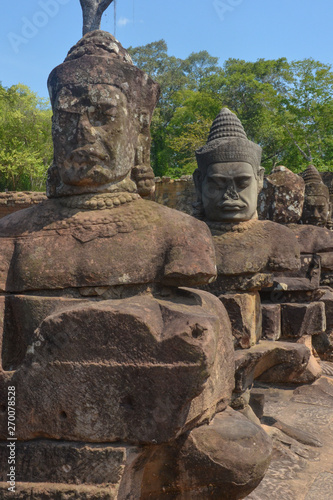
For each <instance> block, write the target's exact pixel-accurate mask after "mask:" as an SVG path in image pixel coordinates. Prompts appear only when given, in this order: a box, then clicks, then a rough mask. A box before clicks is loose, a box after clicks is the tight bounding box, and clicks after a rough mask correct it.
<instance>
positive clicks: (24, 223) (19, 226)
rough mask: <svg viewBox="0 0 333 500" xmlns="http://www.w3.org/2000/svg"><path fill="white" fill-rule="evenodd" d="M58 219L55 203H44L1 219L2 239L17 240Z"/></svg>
mask: <svg viewBox="0 0 333 500" xmlns="http://www.w3.org/2000/svg"><path fill="white" fill-rule="evenodd" d="M57 217H58V215H57V214H56V212H55V207H54V201H52V200H45V201H42V202H41V203H39V204H36V205H33V206H31V207H29V208H24V209H22V210H19V211H17V212H14V213H12V214H10V215H7V216H6V217H3V218H2V219H0V238H15V237H20V236H23V235H25V236H27V235H29V234H32V233H36V232H38V231H40V230H42V229H43V227H44V226H45V225H47V224H50V223H51V222H53V221H54V220H55V219H56V218H57Z"/></svg>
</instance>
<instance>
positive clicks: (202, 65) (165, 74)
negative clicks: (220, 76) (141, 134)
mask: <svg viewBox="0 0 333 500" xmlns="http://www.w3.org/2000/svg"><path fill="white" fill-rule="evenodd" d="M128 51H129V53H130V54H131V56H132V59H133V62H134V64H136V65H137V66H138V67H139V68H141V69H142V70H143V71H145V72H146V73H148V74H149V76H151V77H152V78H153V79H154V80H156V81H157V82H158V83H159V84H160V87H161V97H160V100H159V103H158V105H157V107H156V110H155V113H154V116H153V120H152V125H151V136H152V149H151V162H152V166H153V168H154V171H155V174H156V175H171V176H173V177H175V176H177V175H180V174H181V173H184V172H185V171H190V170H191V167H190V166H189V165H187V163H186V161H185V159H184V155H185V157H186V155H187V154H188V148H186V147H185V146H183V145H179V147H180V149H181V152H180V153H179V154H178V152H177V151H176V150H175V144H176V143H177V133H176V132H177V131H178V129H177V130H176V129H175V130H173V127H174V126H177V123H178V122H179V120H178V117H177V116H176V117H175V118H174V114H175V113H176V111H177V110H178V108H179V107H181V105H182V102H183V100H184V99H185V100H186V94H184V92H185V91H193V92H195V91H198V89H199V87H200V84H201V82H202V80H203V79H204V78H208V77H209V76H210V75H211V74H213V73H214V72H215V71H217V69H218V66H217V61H218V59H217V58H216V57H212V56H210V55H209V54H208V52H206V51H201V52H198V53H192V54H190V56H189V57H188V58H186V59H184V60H183V59H179V58H176V57H173V56H169V55H168V48H167V45H166V43H165V41H164V40H159V41H157V42H153V43H149V44H147V45H145V46H141V47H136V48H133V47H130V48H129V49H128ZM178 114H179V112H178ZM197 119H199V120H200V116H199V115H198V114H196V116H195V117H194V116H193V123H194V124H193V128H195V127H197V128H198V129H200V126H199V125H196V124H195V123H196V120H197ZM188 127H189V129H190V128H191V123H188ZM206 128H207V124H206ZM178 132H179V133H180V134H181V127H180V130H179V131H178ZM188 132H189V133H190V130H188ZM180 139H182V137H180ZM174 140H175V141H176V143H174V142H173V141H174ZM193 158H194V152H192V158H191V160H190V161H192V166H193ZM184 169H185V170H184Z"/></svg>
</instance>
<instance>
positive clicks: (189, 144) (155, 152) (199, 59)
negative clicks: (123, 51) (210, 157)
mask: <svg viewBox="0 0 333 500" xmlns="http://www.w3.org/2000/svg"><path fill="white" fill-rule="evenodd" d="M129 50H130V53H131V55H132V57H133V59H134V63H135V64H137V65H138V66H139V67H140V68H141V69H143V70H144V71H146V72H147V73H148V74H149V75H150V76H151V77H152V78H154V79H155V80H156V81H158V82H159V84H160V85H161V92H162V97H161V100H160V102H159V104H158V106H157V109H156V111H155V114H154V117H153V121H152V164H153V168H154V170H155V173H156V174H157V175H171V176H172V177H177V176H179V175H181V174H184V173H191V172H193V170H194V168H195V166H196V162H195V155H194V152H195V149H197V148H198V147H200V146H202V145H203V144H204V143H205V142H206V139H207V136H208V132H209V128H210V125H211V123H212V121H213V119H214V118H215V116H216V114H217V113H218V111H219V110H220V109H221V108H222V107H223V106H226V107H228V108H229V109H230V110H231V111H233V112H235V113H236V114H237V116H238V117H239V118H240V120H241V121H242V123H243V126H244V128H245V131H246V133H247V135H248V137H249V139H251V140H252V141H254V142H256V143H258V144H260V145H261V146H262V148H263V159H262V163H263V166H265V167H266V168H267V169H268V170H269V169H270V168H271V167H273V166H274V165H276V164H284V165H286V166H287V167H288V168H290V169H291V170H294V171H296V172H297V171H300V170H303V169H304V168H305V167H306V166H307V164H309V163H310V162H311V163H314V164H315V165H316V166H317V167H318V168H319V169H320V170H323V169H326V170H327V169H332V168H333V167H332V165H333V114H332V106H333V72H332V69H331V67H330V66H329V65H326V64H322V63H320V62H318V61H314V60H313V59H304V60H302V61H293V62H288V61H287V59H285V58H280V59H277V60H265V59H259V60H258V61H256V62H246V61H243V60H239V59H228V60H227V61H226V62H225V63H224V64H223V66H222V67H220V66H219V65H218V59H217V58H215V57H212V56H211V55H209V54H208V52H206V51H201V52H198V53H193V54H191V55H190V56H189V57H188V58H187V59H185V60H182V59H177V58H175V57H172V56H169V55H168V53H167V45H166V43H165V42H164V40H160V41H158V42H154V43H150V44H148V45H145V46H142V47H137V48H132V47H131V48H130V49H129Z"/></svg>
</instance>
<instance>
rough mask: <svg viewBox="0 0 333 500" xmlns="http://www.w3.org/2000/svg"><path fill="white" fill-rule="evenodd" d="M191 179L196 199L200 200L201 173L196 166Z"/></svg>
mask: <svg viewBox="0 0 333 500" xmlns="http://www.w3.org/2000/svg"><path fill="white" fill-rule="evenodd" d="M193 180H194V186H195V191H196V193H197V199H198V201H201V199H202V196H201V194H202V173H201V172H200V170H199V169H198V168H197V169H196V170H194V172H193Z"/></svg>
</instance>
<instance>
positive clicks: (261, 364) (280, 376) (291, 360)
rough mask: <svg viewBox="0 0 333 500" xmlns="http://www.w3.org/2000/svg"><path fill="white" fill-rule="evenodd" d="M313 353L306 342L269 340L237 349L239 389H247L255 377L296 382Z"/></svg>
mask: <svg viewBox="0 0 333 500" xmlns="http://www.w3.org/2000/svg"><path fill="white" fill-rule="evenodd" d="M310 354H311V352H310V349H308V347H306V345H304V344H295V343H289V342H281V341H279V342H271V341H268V340H263V341H261V342H260V343H259V344H257V345H255V346H253V347H251V348H250V349H247V350H242V351H240V350H239V351H236V353H235V358H236V373H235V381H236V384H235V392H236V393H242V392H244V391H245V390H246V389H247V388H249V387H251V386H252V384H253V381H254V380H260V381H262V382H267V383H274V384H288V383H294V380H295V378H297V377H298V376H300V374H302V373H303V372H304V371H305V370H306V368H307V365H308V363H309V360H310ZM315 379H316V377H313V380H315Z"/></svg>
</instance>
